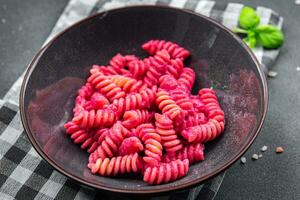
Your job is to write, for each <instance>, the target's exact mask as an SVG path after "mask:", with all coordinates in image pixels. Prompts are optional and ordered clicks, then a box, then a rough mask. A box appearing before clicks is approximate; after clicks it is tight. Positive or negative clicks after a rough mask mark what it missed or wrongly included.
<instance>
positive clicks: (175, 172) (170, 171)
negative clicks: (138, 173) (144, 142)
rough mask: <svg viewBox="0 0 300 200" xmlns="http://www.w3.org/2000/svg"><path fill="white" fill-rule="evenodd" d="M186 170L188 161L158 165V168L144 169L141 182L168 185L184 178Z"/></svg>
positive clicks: (149, 167)
mask: <svg viewBox="0 0 300 200" xmlns="http://www.w3.org/2000/svg"><path fill="white" fill-rule="evenodd" d="M188 170H189V161H188V159H185V160H175V161H171V162H169V163H160V164H159V166H148V167H146V169H145V172H144V178H143V180H144V181H145V182H147V183H148V184H150V185H153V184H156V185H157V184H161V183H168V182H170V181H175V180H178V179H179V178H181V177H183V176H185V175H186V174H187V172H188Z"/></svg>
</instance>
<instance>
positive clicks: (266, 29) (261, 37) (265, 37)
mask: <svg viewBox="0 0 300 200" xmlns="http://www.w3.org/2000/svg"><path fill="white" fill-rule="evenodd" d="M259 23H260V17H259V16H258V15H257V14H256V12H255V10H254V9H253V8H250V7H244V8H243V9H242V11H241V14H240V17H239V24H240V27H241V28H235V29H233V31H234V32H236V33H241V34H246V37H245V38H244V39H243V40H244V41H245V42H246V43H247V45H248V46H249V47H250V48H254V47H255V46H256V45H262V46H263V47H265V48H267V49H276V48H278V47H280V46H281V45H282V44H283V42H284V35H283V33H282V31H281V30H279V29H278V28H277V27H276V26H272V25H259Z"/></svg>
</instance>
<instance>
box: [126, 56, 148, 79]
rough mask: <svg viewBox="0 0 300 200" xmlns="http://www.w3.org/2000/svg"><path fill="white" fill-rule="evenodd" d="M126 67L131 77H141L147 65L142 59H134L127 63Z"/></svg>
mask: <svg viewBox="0 0 300 200" xmlns="http://www.w3.org/2000/svg"><path fill="white" fill-rule="evenodd" d="M128 68H129V71H130V72H131V74H132V77H133V78H136V79H142V78H144V76H145V74H146V72H147V70H148V68H149V66H148V65H147V64H146V63H145V62H144V61H142V60H134V61H132V62H130V63H128Z"/></svg>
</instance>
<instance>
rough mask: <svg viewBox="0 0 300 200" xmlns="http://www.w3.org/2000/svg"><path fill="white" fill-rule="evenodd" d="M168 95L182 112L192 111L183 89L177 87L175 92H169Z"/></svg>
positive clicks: (187, 94)
mask: <svg viewBox="0 0 300 200" xmlns="http://www.w3.org/2000/svg"><path fill="white" fill-rule="evenodd" d="M170 95H171V96H172V97H173V99H174V101H175V102H176V104H177V105H178V106H179V107H180V108H182V109H184V110H193V108H194V106H193V103H192V102H191V100H190V97H189V96H190V94H189V93H187V92H186V91H185V90H184V89H183V88H180V87H178V88H176V89H175V90H172V91H170Z"/></svg>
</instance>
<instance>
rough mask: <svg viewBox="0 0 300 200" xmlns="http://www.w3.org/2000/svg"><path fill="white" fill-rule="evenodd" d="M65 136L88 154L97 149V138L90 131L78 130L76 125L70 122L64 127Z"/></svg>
mask: <svg viewBox="0 0 300 200" xmlns="http://www.w3.org/2000/svg"><path fill="white" fill-rule="evenodd" d="M64 128H65V129H66V132H67V134H69V135H70V136H71V139H72V140H73V142H74V143H75V144H81V145H80V148H81V149H87V152H88V153H91V152H93V151H94V150H95V149H96V148H97V147H98V142H97V140H98V137H97V136H94V135H93V132H92V131H86V130H84V129H82V128H80V127H79V126H78V125H77V124H75V123H74V122H72V121H70V122H68V123H66V124H65V125H64Z"/></svg>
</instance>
